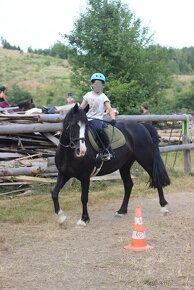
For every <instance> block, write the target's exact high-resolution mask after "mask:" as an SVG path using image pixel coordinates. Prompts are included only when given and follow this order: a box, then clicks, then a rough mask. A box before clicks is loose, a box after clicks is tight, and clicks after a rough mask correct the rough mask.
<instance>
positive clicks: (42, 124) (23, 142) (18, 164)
mask: <svg viewBox="0 0 194 290" xmlns="http://www.w3.org/2000/svg"><path fill="white" fill-rule="evenodd" d="M63 118H64V116H62V115H58V114H57V115H56V116H54V115H49V116H48V115H44V114H41V115H29V116H28V115H25V114H6V115H0V186H4V185H8V184H9V185H16V186H21V184H25V185H26V184H29V183H30V184H32V183H33V182H41V183H48V182H55V179H54V178H50V177H53V176H56V174H57V169H56V167H55V165H52V166H48V162H47V159H48V157H51V156H52V157H53V158H54V155H55V152H56V147H57V145H58V143H59V136H60V131H61V129H62V120H63ZM20 176H23V177H24V176H25V178H23V180H21V178H20ZM28 176H29V177H28ZM37 176H38V177H37ZM18 180H19V181H18Z"/></svg>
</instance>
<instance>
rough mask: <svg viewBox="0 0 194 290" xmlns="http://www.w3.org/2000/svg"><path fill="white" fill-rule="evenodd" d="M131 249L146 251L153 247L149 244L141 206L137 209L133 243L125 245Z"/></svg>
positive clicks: (127, 248)
mask: <svg viewBox="0 0 194 290" xmlns="http://www.w3.org/2000/svg"><path fill="white" fill-rule="evenodd" d="M124 248H125V249H126V250H129V251H146V250H148V249H152V248H153V247H152V246H149V245H148V244H147V241H146V237H145V231H144V225H143V218H142V214H141V208H140V207H137V208H136V209H135V223H134V225H133V234H132V240H131V243H130V244H129V245H127V246H125V247H124Z"/></svg>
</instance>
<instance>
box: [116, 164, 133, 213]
mask: <svg viewBox="0 0 194 290" xmlns="http://www.w3.org/2000/svg"><path fill="white" fill-rule="evenodd" d="M119 171H120V175H121V178H122V181H123V185H124V190H125V192H124V197H123V202H122V204H121V207H120V209H119V210H118V211H116V213H115V216H119V217H121V216H123V215H124V214H127V209H128V203H129V198H130V195H131V191H132V188H133V181H132V178H131V174H130V169H129V166H124V167H122V168H120V170H119Z"/></svg>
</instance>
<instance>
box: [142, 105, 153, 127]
mask: <svg viewBox="0 0 194 290" xmlns="http://www.w3.org/2000/svg"><path fill="white" fill-rule="evenodd" d="M140 109H141V113H142V114H143V115H150V112H149V107H148V103H147V102H144V103H142V104H141V107H140ZM143 123H147V124H152V121H144V122H143Z"/></svg>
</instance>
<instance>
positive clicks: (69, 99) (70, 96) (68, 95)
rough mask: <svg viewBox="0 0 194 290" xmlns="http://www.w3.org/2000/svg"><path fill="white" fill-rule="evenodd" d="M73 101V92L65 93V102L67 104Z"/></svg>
mask: <svg viewBox="0 0 194 290" xmlns="http://www.w3.org/2000/svg"><path fill="white" fill-rule="evenodd" d="M74 103H75V100H74V98H73V94H72V93H68V94H67V104H68V105H72V104H74Z"/></svg>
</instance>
